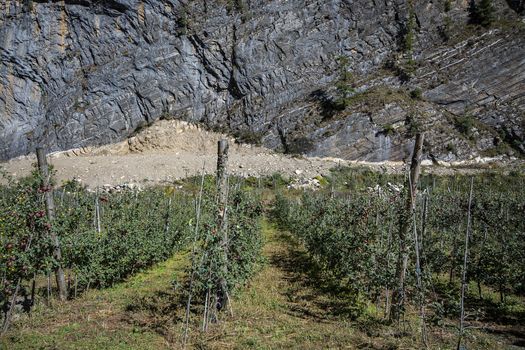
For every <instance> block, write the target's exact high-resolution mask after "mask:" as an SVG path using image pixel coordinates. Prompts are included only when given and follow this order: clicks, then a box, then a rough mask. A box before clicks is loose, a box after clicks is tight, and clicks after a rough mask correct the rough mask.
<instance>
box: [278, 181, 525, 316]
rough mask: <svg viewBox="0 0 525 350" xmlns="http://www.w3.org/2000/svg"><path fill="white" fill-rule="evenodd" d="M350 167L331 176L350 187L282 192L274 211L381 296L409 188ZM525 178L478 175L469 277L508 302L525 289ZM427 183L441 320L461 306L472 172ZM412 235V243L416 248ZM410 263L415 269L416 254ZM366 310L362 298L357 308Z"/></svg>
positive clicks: (319, 256)
mask: <svg viewBox="0 0 525 350" xmlns="http://www.w3.org/2000/svg"><path fill="white" fill-rule="evenodd" d="M343 174H345V173H343ZM343 174H341V173H340V174H334V176H332V180H336V181H338V182H340V181H343V183H344V184H345V187H344V188H345V189H350V191H344V192H339V191H340V188H341V187H339V186H337V185H335V186H334V187H335V188H336V192H335V194H334V193H326V192H323V191H320V192H317V193H305V194H304V195H303V196H302V198H300V199H297V198H295V199H293V198H288V197H286V196H284V195H282V194H279V195H278V196H277V199H276V202H275V206H274V210H273V217H274V218H275V220H276V221H277V223H278V224H279V225H280V226H281V227H282V228H283V229H286V230H289V231H290V232H291V233H292V234H293V235H294V236H295V237H297V238H298V239H299V240H300V241H301V242H302V243H303V244H304V246H305V248H306V249H307V251H308V253H309V254H310V256H311V258H312V260H313V261H315V262H316V263H317V264H318V265H319V267H320V269H321V270H322V271H323V272H324V273H325V274H327V275H329V276H332V277H333V278H334V279H336V280H340V281H342V282H341V283H342V284H343V285H345V286H348V288H351V289H352V291H353V293H355V294H356V295H359V296H360V298H361V299H362V298H363V297H364V298H368V300H370V301H374V300H376V297H377V296H378V295H380V294H381V293H382V291H384V290H385V289H390V290H392V287H393V286H394V285H393V283H394V276H393V274H394V271H395V261H396V257H397V251H398V247H399V244H400V243H399V237H398V235H397V230H398V227H399V226H398V225H399V220H400V217H402V216H401V213H402V212H403V210H404V206H405V195H406V193H405V191H398V190H396V189H394V188H395V186H392V185H389V182H393V183H394V184H395V183H396V182H397V183H399V182H398V181H399V180H400V179H399V178H398V177H390V176H388V175H382V176H381V177H375V178H374V179H373V180H366V179H367V178H366V175H365V176H364V177H361V174H363V172H361V173H355V172H354V173H353V175H351V176H348V175H350V174H348V173H346V175H345V176H342V175H343ZM336 175H338V176H339V177H337V176H336ZM356 175H360V176H356ZM376 184H377V185H379V186H377V187H376ZM524 184H525V179H524V178H523V176H522V175H515V176H501V175H498V174H494V175H482V176H478V177H476V178H475V184H474V191H475V192H474V201H473V206H472V222H471V240H470V242H469V265H468V266H469V267H468V269H467V279H468V280H469V281H476V282H477V283H479V284H481V285H484V286H489V287H490V288H493V289H494V290H496V291H497V292H498V293H499V294H500V295H501V296H500V301H501V302H505V300H506V296H507V295H510V294H521V295H523V294H524V293H525V266H524V265H523V264H522V261H523V259H524V258H525V220H523V210H525V201H524V199H523V198H525V192H524V191H525V187H524V186H523V185H524ZM421 188H422V190H421V191H420V192H419V193H420V195H419V196H418V198H417V204H416V232H417V234H418V235H419V236H420V237H419V241H420V243H421V244H422V249H421V251H420V256H421V268H422V270H423V273H424V275H423V277H424V284H425V285H434V288H435V289H436V290H438V291H439V293H440V294H439V297H438V298H437V299H434V300H433V301H432V307H431V309H433V310H434V314H433V315H431V317H430V319H431V320H432V322H434V323H436V324H439V323H441V322H442V319H443V317H445V316H446V317H454V316H455V315H456V314H457V311H458V309H457V301H458V298H457V296H458V293H457V290H456V289H457V287H458V285H459V284H458V282H457V279H456V277H455V276H459V275H460V273H461V269H462V264H463V252H464V235H465V230H466V213H467V209H468V178H467V177H458V176H450V177H440V178H436V177H433V176H423V177H422V179H421ZM423 189H426V191H424V192H423ZM425 197H427V198H426V201H427V206H428V207H427V212H426V214H424V213H423V208H424V205H423V203H424V201H425ZM423 218H425V220H424V225H423V223H422V220H423ZM423 226H424V227H425V229H424V231H423V230H422V227H423ZM409 232H412V229H410V231H409ZM411 237H412V239H411V240H410V242H409V245H410V247H411V248H410V249H411V250H413V249H414V242H413V236H412V235H411ZM408 268H409V271H414V270H413V269H414V261H413V260H412V261H409V267H408ZM444 275H446V276H447V279H450V282H451V283H452V286H454V288H455V289H454V290H450V288H445V287H443V286H441V285H440V276H444ZM407 288H408V295H412V293H413V292H415V290H416V285H415V278H414V275H413V273H412V272H411V273H409V274H408V281H407ZM447 290H448V291H449V292H447ZM447 293H449V294H447ZM447 295H448V296H447ZM349 303H353V301H349ZM360 311H362V310H361V309H360V308H359V305H357V304H356V305H355V312H356V316H357V315H359V313H360Z"/></svg>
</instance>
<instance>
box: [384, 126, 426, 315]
mask: <svg viewBox="0 0 525 350" xmlns="http://www.w3.org/2000/svg"><path fill="white" fill-rule="evenodd" d="M423 140H424V134H422V133H419V134H417V135H416V142H415V144H414V152H413V153H412V161H411V163H410V175H409V179H410V180H409V181H408V182H407V186H406V187H407V189H408V191H407V200H406V205H405V208H404V210H403V211H402V213H401V215H400V220H399V221H400V222H399V253H398V258H397V264H396V277H397V278H396V279H397V288H396V289H395V290H394V291H393V295H392V307H391V311H390V320H395V321H399V317H400V315H401V313H402V312H403V308H404V303H405V279H406V271H407V266H408V246H407V237H408V235H409V232H410V222H411V220H412V216H413V212H414V209H415V199H416V196H417V185H418V182H419V173H420V170H421V155H422V153H423Z"/></svg>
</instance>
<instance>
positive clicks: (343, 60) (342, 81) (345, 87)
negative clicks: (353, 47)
mask: <svg viewBox="0 0 525 350" xmlns="http://www.w3.org/2000/svg"><path fill="white" fill-rule="evenodd" d="M337 62H338V64H339V78H338V80H337V83H336V88H337V98H336V100H335V103H334V107H335V109H337V110H344V109H345V108H347V107H348V106H349V105H350V102H351V99H350V98H349V97H350V96H352V95H354V94H355V89H354V88H353V86H352V84H353V80H354V78H353V75H352V73H351V72H350V71H349V69H350V67H349V65H350V61H349V60H348V57H346V56H339V57H338V58H337Z"/></svg>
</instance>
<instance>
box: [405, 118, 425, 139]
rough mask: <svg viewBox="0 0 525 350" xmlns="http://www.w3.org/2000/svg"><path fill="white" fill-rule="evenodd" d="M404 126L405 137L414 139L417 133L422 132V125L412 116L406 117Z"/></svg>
mask: <svg viewBox="0 0 525 350" xmlns="http://www.w3.org/2000/svg"><path fill="white" fill-rule="evenodd" d="M405 126H406V128H407V137H414V136H416V134H417V133H418V132H422V131H423V125H422V124H421V122H420V121H419V119H418V118H417V117H416V116H415V115H412V114H409V115H407V117H406V119H405Z"/></svg>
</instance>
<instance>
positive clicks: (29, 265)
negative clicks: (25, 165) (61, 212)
mask: <svg viewBox="0 0 525 350" xmlns="http://www.w3.org/2000/svg"><path fill="white" fill-rule="evenodd" d="M41 183H42V181H41V178H40V177H39V176H38V174H37V173H36V172H33V175H32V176H31V177H28V178H25V179H23V180H22V181H19V182H16V183H15V182H11V183H10V186H0V194H1V196H0V276H1V278H2V280H1V283H2V284H1V285H0V288H1V289H0V303H4V302H5V301H6V299H7V298H8V297H9V296H11V295H12V294H13V293H14V291H15V288H16V285H17V284H18V282H19V281H21V280H25V279H29V278H31V277H32V276H33V275H35V274H41V273H46V272H48V271H50V270H51V269H53V267H54V266H55V261H54V260H53V259H52V257H51V256H52V249H53V244H52V241H51V239H50V232H51V230H54V229H55V228H54V227H52V226H51V224H50V223H49V222H48V220H47V218H46V212H45V205H44V194H45V193H46V192H47V191H49V190H50V189H49V188H44V187H42V185H41Z"/></svg>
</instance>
